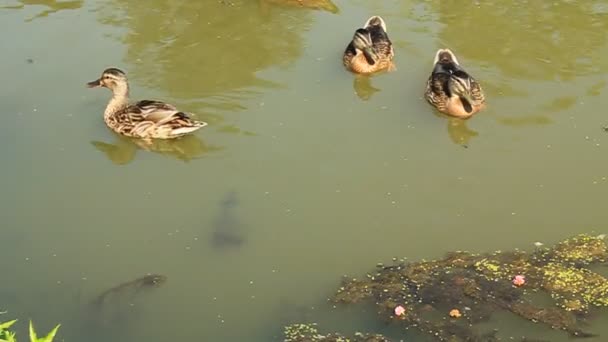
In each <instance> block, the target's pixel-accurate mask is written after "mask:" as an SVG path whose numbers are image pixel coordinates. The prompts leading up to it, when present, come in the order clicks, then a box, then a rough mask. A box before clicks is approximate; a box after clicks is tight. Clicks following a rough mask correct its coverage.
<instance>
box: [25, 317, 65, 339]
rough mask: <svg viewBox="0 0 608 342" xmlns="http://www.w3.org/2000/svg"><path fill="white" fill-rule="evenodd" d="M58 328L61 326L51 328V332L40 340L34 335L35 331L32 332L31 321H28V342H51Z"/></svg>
mask: <svg viewBox="0 0 608 342" xmlns="http://www.w3.org/2000/svg"><path fill="white" fill-rule="evenodd" d="M60 326H61V324H57V326H56V327H55V328H53V330H51V332H49V334H48V335H46V336H45V337H42V338H38V336H37V335H36V330H34V325H33V324H32V321H30V342H53V339H54V338H55V334H57V330H59V327H60Z"/></svg>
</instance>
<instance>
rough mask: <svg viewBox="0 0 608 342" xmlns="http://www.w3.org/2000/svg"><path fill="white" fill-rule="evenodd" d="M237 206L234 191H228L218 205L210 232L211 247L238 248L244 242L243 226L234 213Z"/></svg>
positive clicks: (237, 201) (237, 202)
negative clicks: (217, 212) (218, 209)
mask: <svg viewBox="0 0 608 342" xmlns="http://www.w3.org/2000/svg"><path fill="white" fill-rule="evenodd" d="M238 204H239V200H238V197H237V193H236V191H230V192H229V193H228V194H226V196H225V197H224V200H223V201H222V202H221V203H220V211H219V214H218V215H217V216H216V217H215V219H214V221H213V230H212V231H211V238H210V242H211V245H212V246H213V247H215V248H220V249H222V248H227V247H238V246H241V245H242V244H243V242H245V238H244V237H243V225H242V224H241V222H240V221H239V219H238V217H237V215H236V213H235V211H236V207H237V205H238Z"/></svg>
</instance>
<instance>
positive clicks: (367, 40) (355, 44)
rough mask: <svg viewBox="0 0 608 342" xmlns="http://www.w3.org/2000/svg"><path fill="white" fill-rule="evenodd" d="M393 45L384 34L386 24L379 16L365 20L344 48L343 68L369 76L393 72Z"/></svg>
mask: <svg viewBox="0 0 608 342" xmlns="http://www.w3.org/2000/svg"><path fill="white" fill-rule="evenodd" d="M394 56H395V52H394V50H393V43H392V42H391V40H390V39H389V38H388V34H387V33H386V23H385V22H384V20H383V19H382V18H381V17H379V16H373V17H371V18H369V19H368V20H367V22H366V23H365V25H363V28H360V29H357V30H356V31H355V35H354V36H353V39H352V41H351V42H350V43H349V44H348V46H347V47H346V50H345V51H344V56H343V58H342V61H343V63H344V66H345V67H346V68H347V69H349V70H350V71H352V72H355V73H358V74H371V73H374V72H377V71H380V70H393V69H394V68H395V67H394V65H393V57H394Z"/></svg>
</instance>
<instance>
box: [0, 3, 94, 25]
mask: <svg viewBox="0 0 608 342" xmlns="http://www.w3.org/2000/svg"><path fill="white" fill-rule="evenodd" d="M83 3H84V0H71V1H57V0H19V1H18V3H17V4H15V5H9V6H2V7H0V9H24V8H25V7H26V6H30V5H34V6H46V7H48V9H46V10H44V11H42V12H40V13H38V14H37V15H35V16H33V17H31V18H29V19H26V20H25V21H26V22H29V21H33V20H35V19H38V18H44V17H48V16H49V15H50V14H53V13H56V12H59V11H61V10H68V9H71V10H74V9H79V8H81V7H82V5H83Z"/></svg>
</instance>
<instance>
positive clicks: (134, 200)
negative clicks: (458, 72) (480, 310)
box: [0, 0, 608, 342]
mask: <svg viewBox="0 0 608 342" xmlns="http://www.w3.org/2000/svg"><path fill="white" fill-rule="evenodd" d="M335 4H336V5H337V6H338V7H339V12H337V13H332V12H330V11H314V10H306V9H300V8H290V7H287V6H275V5H273V4H272V3H266V4H263V5H262V4H260V3H258V2H256V1H245V0H232V1H198V2H194V1H192V2H184V1H178V0H148V1H146V2H145V3H144V2H140V3H138V2H134V1H127V0H96V1H43V0H40V1H34V0H30V1H26V0H20V1H9V2H8V4H6V5H5V2H3V3H2V8H1V9H0V28H2V29H1V30H0V42H1V43H2V46H3V47H5V48H4V49H3V54H2V57H1V59H2V63H0V72H1V73H2V75H3V80H4V82H1V83H0V109H1V111H2V115H3V118H4V121H3V125H1V126H0V155H1V156H2V159H3V177H2V178H1V179H0V186H1V188H2V189H3V195H1V196H0V201H1V203H2V205H1V206H0V217H2V218H3V224H2V228H1V240H2V241H3V242H4V243H3V248H2V249H1V250H0V265H1V269H2V270H3V271H4V272H3V274H4V276H3V282H2V288H1V289H0V309H8V310H9V312H10V315H11V316H12V317H13V316H14V317H18V318H21V322H20V323H21V324H22V325H21V326H20V328H25V323H24V322H26V319H27V318H32V319H33V320H34V321H35V322H39V323H38V325H39V326H40V329H41V330H45V329H47V328H49V329H50V327H51V326H52V325H53V324H55V323H62V324H63V326H62V328H61V334H62V337H63V338H64V339H65V340H66V341H79V340H82V339H83V336H86V335H84V334H86V333H87V332H89V334H91V331H94V332H95V333H94V334H95V335H96V337H97V338H99V340H107V338H108V336H112V338H113V340H114V341H134V340H141V341H143V340H147V341H152V342H154V341H159V342H160V341H168V340H193V339H196V340H204V341H236V340H246V341H254V342H255V341H269V340H273V339H276V338H277V337H278V336H279V333H280V330H281V324H283V323H284V322H286V321H290V320H299V319H309V320H314V321H324V322H325V326H327V327H328V328H331V327H333V328H335V329H343V330H344V331H349V330H355V329H358V330H361V329H363V328H369V329H376V328H378V329H380V328H382V325H377V324H375V323H374V322H373V321H371V320H369V319H368V320H364V319H363V318H361V317H365V316H361V315H359V314H358V312H359V311H360V309H347V310H334V309H332V308H331V307H330V306H328V305H327V303H326V302H325V299H326V298H327V297H328V296H330V295H331V294H332V293H333V291H334V290H335V289H336V287H337V286H338V283H339V280H340V277H341V276H342V275H343V274H350V275H358V274H364V273H365V272H366V271H368V270H369V269H370V268H372V267H373V265H375V263H376V262H378V261H386V260H390V258H392V257H393V256H407V257H409V258H410V259H420V258H433V257H439V256H441V255H442V254H443V253H444V252H446V251H448V250H454V249H468V250H474V251H487V250H496V249H503V250H504V249H511V248H516V247H520V248H527V247H528V246H530V247H532V242H534V241H543V242H545V243H547V244H550V243H553V242H556V241H559V240H561V239H563V238H565V237H567V236H569V235H571V234H575V233H580V232H590V233H593V232H596V233H601V232H603V231H604V229H605V224H604V222H606V220H608V212H607V211H606V210H605V204H604V198H605V195H606V193H607V190H608V180H607V177H608V167H607V166H608V164H607V162H606V158H605V157H606V146H607V145H608V134H607V133H606V132H604V131H603V130H602V127H603V126H604V125H606V124H608V119H606V116H605V105H606V100H605V96H604V95H605V92H606V76H607V73H608V60H606V58H605V56H606V55H607V54H608V42H607V38H606V37H607V36H606V34H605V33H606V32H607V30H608V16H607V15H608V7H607V6H606V4H605V3H604V2H602V1H589V2H585V3H579V2H575V1H556V2H551V3H544V2H538V3H534V2H530V1H524V0H520V1H512V2H508V3H507V2H503V1H484V2H479V3H477V2H470V3H469V4H464V5H463V4H460V3H459V4H456V3H455V2H454V3H451V2H445V1H439V0H436V1H435V0H433V1H383V2H376V3H370V2H369V1H361V0H342V1H339V0H336V1H335ZM372 14H378V15H381V16H383V17H384V19H385V20H386V21H387V23H388V28H389V35H390V37H391V38H392V40H393V42H394V44H395V51H396V60H395V63H396V66H397V70H396V71H395V72H392V73H385V74H381V75H377V76H375V77H372V78H365V77H363V78H362V77H355V76H353V75H352V74H350V73H348V72H346V71H345V70H344V69H343V67H342V66H341V54H342V52H343V50H344V48H345V46H346V44H347V43H348V41H349V40H350V39H351V37H352V34H353V32H354V30H355V29H356V28H357V27H359V26H360V25H362V24H363V23H364V22H365V21H366V20H367V18H368V17H369V16H370V15H372ZM566 23H567V24H566ZM440 47H449V48H451V49H453V50H454V52H455V53H456V54H457V56H458V58H459V61H460V62H461V64H463V66H464V67H465V68H466V69H467V70H468V71H469V72H471V73H472V74H473V75H474V76H475V77H476V78H477V79H478V80H479V81H480V82H481V83H482V85H483V86H484V88H485V90H486V93H487V94H486V95H487V98H488V107H487V110H485V111H484V112H482V113H480V114H479V115H478V116H476V117H474V118H473V119H471V120H468V121H466V122H463V121H459V120H454V119H448V118H446V117H443V116H440V115H438V114H436V113H435V112H434V110H433V109H432V108H431V107H430V106H429V105H427V103H426V102H425V101H424V99H423V97H422V92H423V89H424V85H425V82H426V78H427V77H428V73H429V72H430V71H431V69H432V59H433V56H434V53H435V51H436V49H437V48H440ZM109 66H118V67H120V68H122V69H124V70H125V71H126V72H127V74H128V76H129V78H130V81H131V92H132V95H133V97H134V98H137V99H143V98H158V99H162V100H166V101H168V102H171V103H173V104H175V105H177V106H178V107H180V108H181V109H183V110H185V111H189V112H193V113H195V115H196V117H197V118H199V119H201V120H204V121H207V122H209V126H208V127H206V128H204V129H203V130H201V131H200V132H199V133H198V134H196V135H194V136H191V137H188V138H187V139H183V140H180V141H178V142H174V143H166V142H159V143H157V144H156V145H154V146H153V147H151V148H147V149H144V148H142V146H140V145H137V144H135V143H134V142H132V141H131V140H127V139H123V138H120V137H118V136H116V135H115V134H113V133H112V132H110V131H109V130H108V129H107V128H106V127H105V125H104V124H103V121H102V112H103V108H104V106H105V104H106V101H107V100H108V99H109V96H110V94H109V93H108V91H107V90H105V89H95V90H91V89H86V88H85V87H84V84H85V82H87V81H90V80H92V79H95V78H96V77H98V76H99V74H100V73H101V71H102V70H103V69H104V68H106V67H109ZM230 191H235V192H236V193H238V199H239V201H238V208H237V210H235V213H237V214H238V220H239V222H243V223H244V224H245V225H246V227H247V231H246V233H247V239H246V240H245V241H246V242H245V243H243V244H242V245H239V246H238V248H230V249H217V248H213V246H212V245H210V243H209V241H208V237H209V236H210V234H212V232H213V229H214V218H216V217H217V215H218V213H219V210H220V207H221V205H220V204H221V202H222V200H223V199H224V198H225V196H226V194H227V193H229V192H230ZM146 273H159V274H164V275H166V276H167V277H168V281H167V283H166V284H164V285H163V286H162V287H160V288H158V289H153V291H146V293H142V294H141V296H138V297H137V298H135V299H133V303H131V304H133V305H132V306H126V308H131V309H130V310H129V309H124V310H121V312H120V315H118V316H117V317H118V318H116V321H119V322H121V324H119V325H114V326H112V328H111V329H108V328H107V327H106V328H104V326H101V329H100V330H91V328H90V325H88V322H89V320H88V319H87V318H88V316H87V312H86V310H84V309H83V308H84V307H86V305H85V304H86V303H87V301H88V300H90V299H91V298H93V297H94V296H95V295H96V294H98V293H100V292H102V291H103V290H105V289H107V288H110V287H112V286H115V285H116V284H120V283H123V282H125V281H128V280H131V279H134V278H137V277H140V276H142V275H144V274H146ZM7 275H10V276H7ZM313 307H314V309H313ZM358 310H359V311H358ZM507 318H508V317H507ZM605 321H606V317H604V316H602V317H600V318H599V319H598V320H597V321H596V323H594V325H592V326H591V327H590V330H592V331H594V332H599V333H603V336H606V335H607V334H608V330H606V328H602V327H601V325H602V323H605ZM521 323H522V322H521V320H518V319H504V320H502V322H501V327H503V329H502V330H503V331H504V332H505V334H507V336H509V333H512V334H522V333H526V332H531V333H534V332H536V333H540V334H542V333H543V332H544V331H545V330H543V329H544V328H540V327H537V326H535V325H532V324H529V325H526V324H524V325H522V324H521ZM604 325H605V324H604ZM22 331H23V332H24V330H22ZM104 334H105V335H104ZM108 334H110V335H108ZM104 338H105V339H104ZM410 338H412V339H420V340H422V339H421V338H420V337H414V336H410ZM550 338H551V340H552V341H566V340H567V337H566V336H564V335H563V334H561V333H555V334H552V335H550ZM87 340H89V341H95V340H96V339H95V338H91V337H88V338H87ZM596 340H597V341H600V340H602V337H600V338H598V339H596ZM589 341H591V339H590V340H589Z"/></svg>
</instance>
